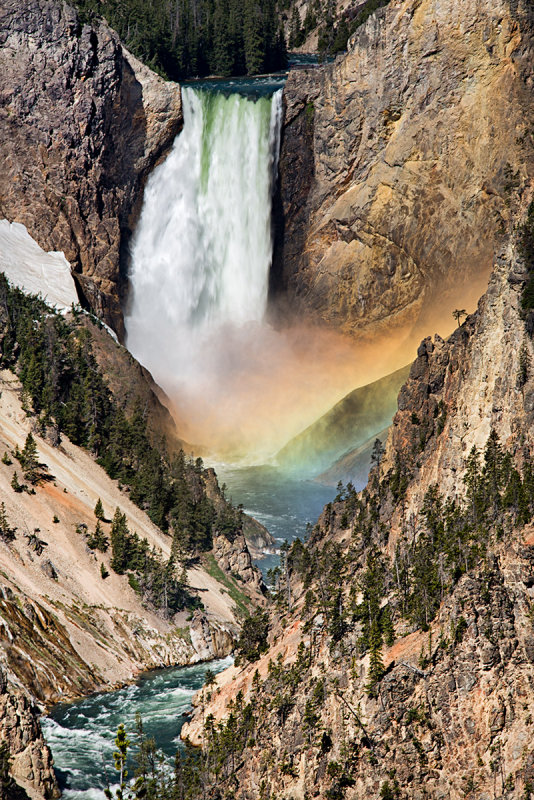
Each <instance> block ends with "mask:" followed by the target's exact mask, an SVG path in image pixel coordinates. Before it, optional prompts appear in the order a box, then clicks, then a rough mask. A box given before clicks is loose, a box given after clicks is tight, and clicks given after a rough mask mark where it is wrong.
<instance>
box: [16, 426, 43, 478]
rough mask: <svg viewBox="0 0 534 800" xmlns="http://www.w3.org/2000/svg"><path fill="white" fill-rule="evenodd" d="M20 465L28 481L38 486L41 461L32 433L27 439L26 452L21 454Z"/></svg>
mask: <svg viewBox="0 0 534 800" xmlns="http://www.w3.org/2000/svg"><path fill="white" fill-rule="evenodd" d="M20 463H21V465H22V472H23V475H24V477H25V478H26V480H27V481H29V482H30V483H31V484H36V483H37V482H38V481H39V477H40V473H39V461H38V459H37V445H36V444H35V439H34V438H33V436H32V435H31V433H29V434H28V435H27V437H26V442H25V444H24V450H23V451H22V453H21V454H20Z"/></svg>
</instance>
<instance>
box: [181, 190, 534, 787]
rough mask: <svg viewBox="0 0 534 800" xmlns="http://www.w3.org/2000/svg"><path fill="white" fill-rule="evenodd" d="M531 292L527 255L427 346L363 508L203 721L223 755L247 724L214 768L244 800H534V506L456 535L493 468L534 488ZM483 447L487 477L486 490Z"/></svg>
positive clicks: (289, 573) (199, 720) (347, 506)
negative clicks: (505, 458) (228, 756)
mask: <svg viewBox="0 0 534 800" xmlns="http://www.w3.org/2000/svg"><path fill="white" fill-rule="evenodd" d="M527 197H528V195H527ZM528 279H529V274H528V272H527V270H526V268H525V262H524V261H523V258H522V252H521V249H520V248H518V246H517V243H516V241H515V240H514V238H512V239H511V240H510V241H509V242H508V244H507V245H506V246H505V248H504V249H503V250H502V251H501V252H500V253H499V254H498V255H497V257H496V259H495V262H494V268H493V271H492V276H491V279H490V284H489V288H488V291H487V292H486V294H485V295H484V296H483V298H482V300H481V301H480V304H479V307H478V310H477V311H476V313H475V314H473V315H472V316H470V317H469V318H468V319H467V321H466V322H465V323H464V325H462V326H461V327H460V328H459V329H458V330H457V331H455V333H454V334H453V335H452V336H451V337H450V338H449V339H448V340H447V341H444V340H442V339H441V338H440V337H436V338H435V339H434V341H432V340H430V339H426V340H424V341H423V343H422V344H421V346H420V348H419V351H418V356H417V359H416V360H415V362H414V363H413V365H412V368H411V372H410V376H409V378H408V380H407V382H406V384H405V386H404V387H403V389H402V390H401V393H400V396H399V410H398V412H397V414H396V416H395V419H394V423H393V426H392V429H391V433H390V435H389V437H388V441H387V446H386V450H385V454H384V455H383V457H382V458H381V461H380V465H379V467H376V466H375V469H374V470H373V472H372V473H371V476H370V480H369V483H368V486H367V487H366V489H365V491H364V492H363V493H362V494H360V495H356V494H355V493H353V492H350V491H348V490H347V493H345V490H342V491H341V492H340V493H339V495H338V497H337V498H336V500H335V502H334V503H332V504H329V505H328V506H327V507H326V508H325V510H324V512H323V514H322V516H321V518H320V519H319V521H318V523H317V525H316V527H315V529H314V531H313V533H312V535H311V537H310V540H309V543H308V545H307V547H306V548H303V547H302V546H301V545H299V546H298V547H297V546H294V547H293V549H292V550H291V551H290V553H289V554H288V564H289V566H288V567H287V568H286V572H285V575H284V574H283V575H282V578H281V581H280V590H279V593H278V596H277V599H276V602H277V606H278V608H277V612H275V614H273V616H272V618H271V633H270V637H269V642H270V648H269V650H268V651H267V653H266V654H265V655H264V656H262V657H261V658H260V659H259V661H256V662H254V663H252V664H250V665H245V666H242V667H240V668H236V667H234V668H233V669H231V670H228V671H227V673H226V674H224V673H223V675H222V676H220V677H219V682H218V688H217V687H216V688H215V690H213V689H212V691H211V699H209V698H208V701H207V700H206V696H205V694H204V696H203V697H202V696H200V697H199V698H198V702H199V704H200V706H201V709H202V712H201V713H200V712H197V713H196V716H195V718H194V719H193V721H192V722H191V724H190V725H188V726H186V728H185V729H184V731H183V735H184V736H190V737H191V738H192V740H193V741H194V742H196V743H201V742H202V743H203V745H204V747H205V748H206V751H207V752H208V753H212V752H213V751H212V750H211V747H212V746H215V747H217V746H219V747H221V744H220V742H221V741H222V740H221V739H218V738H217V737H218V736H219V735H224V734H220V730H219V728H218V727H217V724H218V720H221V719H228V715H229V714H232V715H233V717H234V721H233V726H234V728H235V730H237V732H238V733H237V734H236V741H237V742H238V743H239V744H238V745H237V746H238V748H242V749H241V751H240V752H239V755H238V756H235V754H234V756H235V757H234V756H233V761H232V763H233V764H236V765H237V766H236V767H235V769H234V770H232V768H231V767H230V764H229V762H225V761H224V758H223V759H220V760H219V762H216V763H218V764H219V765H221V766H220V767H219V768H220V770H221V771H220V772H219V774H218V778H217V780H218V781H219V782H221V780H222V783H223V785H226V784H227V783H228V784H230V783H231V784H232V785H233V787H234V796H235V797H236V798H238V800H245V798H246V799H247V800H252V798H258V797H260V798H262V800H263V799H264V798H272V797H275V796H283V797H287V798H294V799H295V800H296V799H297V798H299V800H301V799H302V798H307V797H321V798H332V799H335V800H340V799H341V798H346V800H351V799H352V798H354V800H356V798H361V797H363V796H373V797H378V796H381V797H391V798H405V797H431V798H442V797H451V798H460V797H466V796H468V797H470V796H473V797H475V796H476V797H480V798H490V797H510V798H512V797H529V796H530V794H531V792H532V786H533V783H532V782H533V777H534V775H533V763H534V752H533V751H532V745H531V738H532V737H531V725H532V716H533V711H534V705H533V699H532V698H533V694H532V687H533V685H534V667H533V663H534V662H533V642H534V633H533V628H532V607H533V600H534V598H533V595H532V585H533V584H532V577H531V576H532V563H533V552H532V543H533V534H532V523H531V522H530V523H529V524H526V525H525V524H524V522H525V519H530V520H531V519H532V510H533V505H532V503H533V499H534V498H533V496H532V494H530V495H529V497H530V500H528V501H526V500H525V502H527V504H529V511H528V514H527V516H526V517H524V516H522V515H521V513H519V512H518V506H517V502H518V495H514V494H512V493H510V492H508V494H507V496H506V497H507V499H506V500H505V499H504V493H503V494H502V496H501V497H502V499H501V500H498V501H496V500H495V497H496V495H493V497H494V499H493V500H492V501H491V502H490V504H489V506H486V510H484V505H483V503H482V504H481V505H478V506H473V508H471V510H470V509H469V505H468V506H467V512H465V513H466V514H467V516H466V517H465V518H464V520H472V519H475V523H472V521H471V522H466V521H464V522H463V523H461V524H462V525H465V526H466V527H465V528H463V529H462V528H460V529H457V530H456V532H455V527H454V525H455V523H454V522H452V523H451V520H452V519H453V518H454V513H456V512H454V511H452V509H454V508H455V505H452V504H457V507H458V508H459V507H460V505H461V504H462V502H464V501H463V499H462V498H465V496H466V493H467V498H468V503H481V500H480V495H477V492H478V491H479V490H480V486H481V485H482V484H481V483H480V484H477V483H476V481H482V482H483V481H487V480H489V477H488V476H489V475H490V474H491V473H490V469H491V468H490V464H491V458H492V456H491V453H492V452H496V453H499V452H502V453H504V452H507V453H509V454H510V457H511V462H510V464H511V465H512V466H513V465H515V467H517V469H518V470H519V471H520V472H521V473H522V474H523V475H524V476H525V480H526V481H527V482H528V481H529V480H530V478H528V475H531V474H532V473H531V472H529V470H531V469H532V459H533V455H534V441H533V438H532V400H531V398H532V391H533V389H534V376H533V372H532V358H533V355H534V353H533V347H532V341H531V338H530V336H529V335H528V333H527V329H526V325H525V320H524V314H523V312H522V310H521V296H522V291H523V290H524V287H525V285H526V283H527V281H528ZM521 354H523V355H521ZM525 364H526V365H527V366H526V368H525ZM492 437H497V439H496V440H497V442H500V443H501V444H500V445H499V444H498V445H497V450H496V451H494V450H493V451H492V447H493V445H491V442H492V441H493V442H495V438H493V439H492ZM488 442H489V443H490V444H488ZM473 447H475V448H476V452H478V454H479V455H478V458H479V465H481V464H485V467H484V471H483V472H478V478H477V477H476V474H477V472H476V468H475V467H474V463H475V462H474V461H473V449H472V448H473ZM499 448H502V451H501V450H500V449H499ZM499 458H501V456H499ZM503 463H504V462H503ZM478 469H480V467H479V468H478ZM474 476H475V477H474ZM484 476H486V477H484ZM403 481H404V483H403ZM473 481H475V483H473ZM486 485H488V486H489V484H486ZM526 485H527V484H525V486H526ZM477 486H478V487H479V488H478V489H477V488H476V487H477ZM432 487H436V488H435V489H433V488H432ZM487 491H490V490H489V489H488V490H487ZM436 492H438V493H440V494H441V496H442V500H436V498H437V495H436ZM475 497H478V498H479V499H478V500H476V501H475V500H474V498H475ZM495 502H497V505H493V504H494V503H495ZM436 503H437V505H436ZM458 504H459V505H458ZM477 509H478V510H477ZM451 514H452V517H451ZM472 514H475V517H474V518H473V517H471V516H470V515H472ZM476 514H481V517H480V518H478V522H477V521H476V520H477V517H476ZM445 519H447V520H449V521H448V522H447V523H446V524H447V526H448V527H447V530H446V533H445V534H444V535H445V539H444V540H439V541H442V544H441V545H438V544H436V543H435V542H436V541H437V539H436V540H435V539H434V537H439V536H440V535H441V534H440V530H441V528H440V525H445ZM457 524H460V523H457ZM472 524H474V528H473V527H471V528H470V527H469V525H472ZM458 530H463V533H460V534H459V533H458ZM470 531H471V532H470ZM458 536H460V538H459V539H455V537H458ZM447 537H449V540H448V541H447ZM454 541H456V544H453V542H454ZM440 547H441V548H442V549H440ZM456 547H458V548H459V551H457V552H456V551H455V548H456ZM433 548H435V549H433ZM417 553H419V554H420V555H419V557H420V558H421V559H422V560H421V561H420V562H419V566H418V563H417ZM455 553H456V554H455ZM462 553H463V555H462ZM412 559H413V560H412ZM455 559H459V561H458V560H456V561H455ZM463 559H465V562H463ZM433 563H438V565H439V569H438V570H437V572H436V584H434V588H433V589H431V586H432V584H431V582H430V577H429V576H430V575H431V574H433V572H432V570H433V569H434V567H433V566H432V564H433ZM454 563H456V564H457V567H456V569H457V570H458V571H457V574H456V575H455V574H454V568H453V567H452V566H451V564H454ZM462 563H463V566H460V564H462ZM418 569H419V570H420V571H419V572H417V570H418ZM404 570H407V571H406V572H404ZM451 570H452V571H451ZM402 575H404V577H402ZM425 576H427V577H428V581H429V582H428V583H427V584H425V580H426V578H425ZM440 576H441V577H440ZM340 578H341V581H340ZM404 580H408V582H409V586H411V587H412V588H411V589H410V591H414V592H416V594H415V595H414V596H413V599H412V600H410V594H409V593H408V594H406V595H403V591H404V590H403V588H402V587H403V585H404V584H403V581H404ZM399 581H400V583H399ZM418 581H420V582H421V583H418ZM440 581H441V589H440ZM421 586H423V587H425V586H426V589H425V588H421ZM418 587H419V588H418ZM429 591H430V592H432V591H433V592H435V596H434V599H432V595H431V594H425V592H429ZM417 592H420V593H419V594H417ZM403 597H404V598H405V599H403ZM404 602H407V603H413V605H412V606H411V609H412V610H411V611H410V612H408V613H407V612H406V610H405V609H404ZM429 602H431V603H432V604H434V603H435V605H433V606H431V607H433V608H434V609H435V610H433V611H430V613H429V614H428V616H426V617H425V610H424V609H425V607H426V604H427V603H429ZM380 626H382V627H380ZM377 636H378V637H379V638H378V639H377V638H376V637H377ZM373 637H375V638H373ZM377 642H378V644H377ZM377 653H378V656H377ZM377 657H378V662H377V661H376V658H377ZM373 659H375V660H374V661H373ZM256 670H257V672H256ZM373 676H374V677H373ZM248 703H251V704H252V706H251V708H252V722H251V721H250V716H247V708H248V706H247V704H248ZM210 714H213V720H214V722H212V723H210V724H209V725H207V726H204V721H205V720H206V719H208V720H210V719H211V718H210V716H209V715H210ZM242 725H246V726H248V727H246V734H245V736H244V738H243V739H240V731H241V726H242ZM217 742H219V745H217ZM216 752H220V751H216ZM223 752H224V749H223ZM208 763H209V761H208ZM216 769H217V767H214V771H216ZM215 796H216V795H215ZM220 796H221V797H225V794H224V791H223V792H222V793H221V795H220Z"/></svg>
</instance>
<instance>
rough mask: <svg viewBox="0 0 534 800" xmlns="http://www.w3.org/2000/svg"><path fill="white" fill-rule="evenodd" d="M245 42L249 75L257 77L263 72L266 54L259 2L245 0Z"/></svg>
mask: <svg viewBox="0 0 534 800" xmlns="http://www.w3.org/2000/svg"><path fill="white" fill-rule="evenodd" d="M243 41H244V47H245V64H246V68H247V74H248V75H255V74H257V73H258V72H261V71H262V68H263V63H264V52H265V51H264V44H263V20H262V14H261V8H260V5H259V3H258V0H245V8H244V20H243Z"/></svg>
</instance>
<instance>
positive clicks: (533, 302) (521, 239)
mask: <svg viewBox="0 0 534 800" xmlns="http://www.w3.org/2000/svg"><path fill="white" fill-rule="evenodd" d="M518 244H519V252H520V253H521V256H522V258H523V261H524V262H525V267H526V268H527V271H528V279H527V281H526V283H525V285H524V287H523V292H522V294H521V308H522V309H523V315H524V317H525V321H526V324H527V331H528V333H529V334H530V336H532V335H533V333H534V201H533V202H532V203H530V205H529V207H528V211H527V218H526V220H525V222H524V223H523V225H521V227H520V228H519V232H518Z"/></svg>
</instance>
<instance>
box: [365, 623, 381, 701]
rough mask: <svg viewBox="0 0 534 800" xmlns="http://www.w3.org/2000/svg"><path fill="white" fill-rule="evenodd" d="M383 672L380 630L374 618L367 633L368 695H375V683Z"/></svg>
mask: <svg viewBox="0 0 534 800" xmlns="http://www.w3.org/2000/svg"><path fill="white" fill-rule="evenodd" d="M383 674H384V663H383V661H382V632H381V630H380V625H379V624H378V620H377V619H374V620H373V622H372V624H371V631H370V634H369V672H368V675H367V685H366V687H365V688H366V690H367V694H368V695H369V697H376V696H377V684H378V683H379V681H380V680H381V678H382V676H383Z"/></svg>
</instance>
